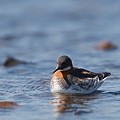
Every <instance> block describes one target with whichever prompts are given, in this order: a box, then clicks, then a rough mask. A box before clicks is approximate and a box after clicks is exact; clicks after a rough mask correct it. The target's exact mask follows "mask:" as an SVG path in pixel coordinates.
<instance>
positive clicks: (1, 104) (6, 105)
mask: <svg viewBox="0 0 120 120" xmlns="http://www.w3.org/2000/svg"><path fill="white" fill-rule="evenodd" d="M17 106H18V104H17V103H15V102H11V101H0V109H2V108H4V109H5V108H14V107H17Z"/></svg>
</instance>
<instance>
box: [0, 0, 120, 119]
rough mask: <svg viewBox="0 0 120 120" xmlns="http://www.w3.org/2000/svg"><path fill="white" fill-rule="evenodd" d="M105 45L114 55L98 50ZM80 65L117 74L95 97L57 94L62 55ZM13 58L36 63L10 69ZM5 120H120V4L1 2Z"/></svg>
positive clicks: (99, 0)
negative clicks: (55, 76) (54, 83)
mask: <svg viewBox="0 0 120 120" xmlns="http://www.w3.org/2000/svg"><path fill="white" fill-rule="evenodd" d="M102 40H110V41H111V42H113V43H114V44H116V45H117V46H118V49H116V50H113V51H100V50H96V49H94V47H95V46H96V45H97V44H98V43H100V42H101V41H102ZM63 54H66V55H69V56H70V57H71V58H72V59H73V63H74V66H79V67H83V68H85V69H89V70H92V71H94V72H102V71H108V72H111V73H112V75H111V77H109V78H108V79H107V80H106V81H105V83H104V84H103V85H102V86H101V87H100V88H99V90H98V91H96V92H95V93H94V94H91V95H87V96H82V95H78V96H75V95H71V96H69V95H60V94H56V95H53V94H51V92H50V79H51V77H52V72H53V71H54V69H55V67H56V59H57V57H58V56H60V55H63ZM8 56H13V57H15V58H17V59H19V60H23V61H26V62H32V63H34V64H24V65H18V66H14V67H9V68H6V67H4V66H3V65H2V64H3V63H4V61H5V60H6V58H7V57H8ZM4 100H7V101H13V102H16V103H17V104H18V105H19V107H17V108H14V109H0V120H50V119H51V120H69V119H70V120H80V119H81V120H96V119H97V120H119V119H120V1H119V0H115V1H114V0H109V1H108V0H69V1H68V0H0V101H4Z"/></svg>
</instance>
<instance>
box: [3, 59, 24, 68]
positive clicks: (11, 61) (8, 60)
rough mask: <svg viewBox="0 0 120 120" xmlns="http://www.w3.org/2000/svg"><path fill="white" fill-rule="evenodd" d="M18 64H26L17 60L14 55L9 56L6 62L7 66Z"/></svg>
mask: <svg viewBox="0 0 120 120" xmlns="http://www.w3.org/2000/svg"><path fill="white" fill-rule="evenodd" d="M18 64H26V62H24V61H20V60H17V59H15V58H13V57H8V58H7V60H6V61H5V62H4V64H3V65H4V66H5V67H11V66H16V65H18Z"/></svg>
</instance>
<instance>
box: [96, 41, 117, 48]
mask: <svg viewBox="0 0 120 120" xmlns="http://www.w3.org/2000/svg"><path fill="white" fill-rule="evenodd" d="M96 49H98V50H114V49H117V46H116V45H114V44H113V43H112V42H109V41H103V42H101V43H100V44H98V45H97V46H96Z"/></svg>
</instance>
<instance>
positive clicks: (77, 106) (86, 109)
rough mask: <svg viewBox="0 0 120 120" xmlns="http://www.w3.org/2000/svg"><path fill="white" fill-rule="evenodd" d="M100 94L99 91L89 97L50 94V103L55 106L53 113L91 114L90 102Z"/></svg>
mask: <svg viewBox="0 0 120 120" xmlns="http://www.w3.org/2000/svg"><path fill="white" fill-rule="evenodd" d="M100 93H101V91H97V92H95V93H93V94H90V95H79V94H60V93H54V94H53V93H52V97H53V100H52V101H51V103H52V104H53V105H54V106H55V109H54V111H55V113H61V114H62V113H65V112H73V113H74V114H83V113H91V112H92V109H91V108H90V101H92V100H94V99H96V98H97V97H98V95H99V94H100Z"/></svg>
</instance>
